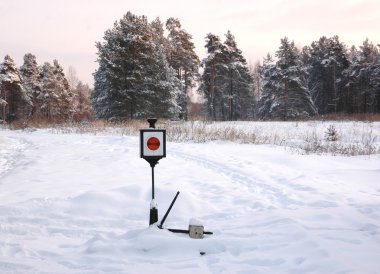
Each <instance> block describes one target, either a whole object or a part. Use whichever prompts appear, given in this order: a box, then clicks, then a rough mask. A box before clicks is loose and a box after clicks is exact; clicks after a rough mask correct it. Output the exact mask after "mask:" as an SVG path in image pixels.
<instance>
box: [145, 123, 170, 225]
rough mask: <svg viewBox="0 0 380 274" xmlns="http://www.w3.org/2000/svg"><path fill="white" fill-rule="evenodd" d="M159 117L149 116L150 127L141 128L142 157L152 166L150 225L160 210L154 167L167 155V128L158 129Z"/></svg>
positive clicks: (156, 219)
mask: <svg viewBox="0 0 380 274" xmlns="http://www.w3.org/2000/svg"><path fill="white" fill-rule="evenodd" d="M156 122H157V119H156V118H149V119H148V123H149V128H148V129H140V157H141V158H143V159H145V160H146V161H147V162H148V163H149V164H150V166H151V168H152V201H151V203H150V214H149V225H152V224H154V223H157V222H158V210H157V204H156V202H155V195H154V167H155V166H156V165H157V163H158V161H159V160H160V159H162V158H165V157H166V130H165V129H156V126H155V124H156Z"/></svg>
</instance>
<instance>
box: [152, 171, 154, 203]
mask: <svg viewBox="0 0 380 274" xmlns="http://www.w3.org/2000/svg"><path fill="white" fill-rule="evenodd" d="M152 200H154V166H152Z"/></svg>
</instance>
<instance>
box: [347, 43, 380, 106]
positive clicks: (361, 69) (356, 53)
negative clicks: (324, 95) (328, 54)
mask: <svg viewBox="0 0 380 274" xmlns="http://www.w3.org/2000/svg"><path fill="white" fill-rule="evenodd" d="M378 54H379V52H378V50H377V48H376V47H375V46H374V45H373V44H372V43H371V42H369V41H368V39H366V40H365V41H364V42H363V45H362V46H360V49H359V50H356V48H352V49H351V53H350V56H351V64H350V67H349V68H347V69H346V70H345V71H344V72H343V73H344V75H345V77H346V79H345V80H346V81H345V82H344V84H345V86H344V91H345V94H346V97H347V101H348V102H349V104H350V108H349V109H348V112H351V113H352V112H359V113H368V112H370V113H374V112H377V110H378V101H379V99H380V97H379V81H378V79H379V74H378V73H379V59H378Z"/></svg>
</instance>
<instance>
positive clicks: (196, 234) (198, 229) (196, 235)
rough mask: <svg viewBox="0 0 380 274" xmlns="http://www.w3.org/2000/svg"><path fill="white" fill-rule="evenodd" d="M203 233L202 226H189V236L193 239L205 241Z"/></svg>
mask: <svg viewBox="0 0 380 274" xmlns="http://www.w3.org/2000/svg"><path fill="white" fill-rule="evenodd" d="M203 231H204V227H203V226H202V225H189V236H190V238H192V239H203Z"/></svg>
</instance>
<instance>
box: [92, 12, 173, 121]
mask: <svg viewBox="0 0 380 274" xmlns="http://www.w3.org/2000/svg"><path fill="white" fill-rule="evenodd" d="M153 25H154V27H152V24H150V23H149V22H148V20H147V18H146V17H145V16H136V15H133V14H132V13H131V12H128V13H127V14H126V15H124V16H123V18H122V19H121V20H119V22H115V24H114V27H113V28H112V29H110V30H107V31H106V32H105V35H104V40H105V41H104V42H103V43H100V42H98V43H97V48H98V63H99V69H98V70H97V71H96V72H95V74H94V77H95V86H94V93H93V96H92V101H93V105H94V110H95V114H96V117H98V118H107V119H111V120H123V119H128V118H139V117H146V116H148V115H153V114H155V115H157V116H159V117H170V118H175V117H174V116H175V115H177V114H176V113H177V112H178V106H177V104H176V100H175V98H173V97H175V96H176V94H177V93H178V81H177V80H174V79H175V77H174V71H173V70H172V69H171V68H170V66H168V65H167V60H166V55H165V50H164V48H163V46H162V44H161V42H160V41H161V39H160V38H161V37H160V35H159V33H158V32H157V28H159V25H160V24H159V23H158V22H157V21H156V24H153ZM155 30H156V32H155ZM164 87H165V90H164ZM157 98H160V100H157Z"/></svg>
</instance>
